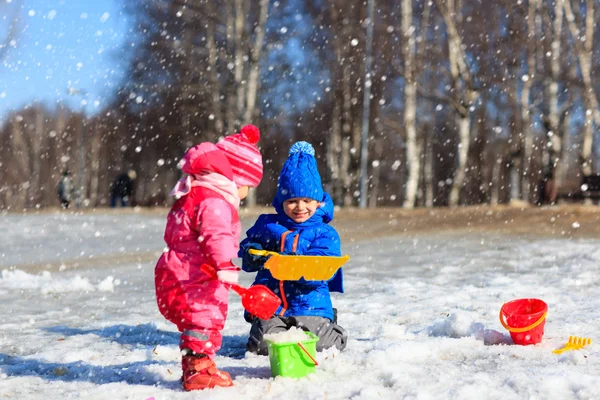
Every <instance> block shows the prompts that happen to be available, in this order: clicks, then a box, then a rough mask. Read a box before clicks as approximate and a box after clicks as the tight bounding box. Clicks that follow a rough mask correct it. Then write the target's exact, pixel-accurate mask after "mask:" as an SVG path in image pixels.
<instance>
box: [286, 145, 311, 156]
mask: <svg viewBox="0 0 600 400" xmlns="http://www.w3.org/2000/svg"><path fill="white" fill-rule="evenodd" d="M294 153H305V154H310V155H311V156H313V157H314V156H315V149H314V147H312V145H311V144H310V143H308V142H296V143H294V145H293V146H292V148H291V149H290V154H289V155H290V156H291V155H292V154H294Z"/></svg>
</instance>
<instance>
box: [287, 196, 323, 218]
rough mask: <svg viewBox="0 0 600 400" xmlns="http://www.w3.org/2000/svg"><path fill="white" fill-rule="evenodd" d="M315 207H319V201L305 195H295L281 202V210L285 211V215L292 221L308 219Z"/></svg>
mask: <svg viewBox="0 0 600 400" xmlns="http://www.w3.org/2000/svg"><path fill="white" fill-rule="evenodd" d="M317 207H319V202H318V201H317V200H313V199H309V198H305V197H295V198H293V199H288V200H286V201H284V202H283V211H284V212H285V215H287V216H288V217H290V218H291V219H292V221H294V222H296V223H301V222H304V221H308V220H309V219H310V217H312V216H313V215H314V213H315V211H316V210H317Z"/></svg>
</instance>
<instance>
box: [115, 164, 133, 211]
mask: <svg viewBox="0 0 600 400" xmlns="http://www.w3.org/2000/svg"><path fill="white" fill-rule="evenodd" d="M136 178H137V174H136V173H135V171H134V170H132V169H130V170H129V171H127V172H123V173H122V174H120V175H119V176H117V177H116V178H115V180H114V182H113V183H112V186H111V189H110V206H111V207H113V208H114V207H116V206H117V203H121V207H127V206H128V205H129V202H130V201H131V198H132V195H133V181H135V179H136Z"/></svg>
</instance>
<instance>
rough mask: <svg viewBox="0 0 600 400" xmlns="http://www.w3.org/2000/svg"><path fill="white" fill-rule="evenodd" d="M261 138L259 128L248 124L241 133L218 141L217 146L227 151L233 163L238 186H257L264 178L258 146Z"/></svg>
mask: <svg viewBox="0 0 600 400" xmlns="http://www.w3.org/2000/svg"><path fill="white" fill-rule="evenodd" d="M259 139H260V131H259V130H258V128H257V127H256V126H254V125H246V126H244V127H243V128H242V129H241V130H240V133H236V134H233V135H229V136H227V137H225V138H223V139H222V140H220V141H219V142H218V143H217V147H218V148H219V149H221V151H223V153H225V156H226V157H227V160H229V164H231V169H232V170H233V181H234V182H235V184H236V185H237V187H242V186H252V187H257V186H258V184H259V183H260V180H261V179H262V176H263V164H262V156H261V154H260V151H259V150H258V148H257V147H256V143H258V140H259Z"/></svg>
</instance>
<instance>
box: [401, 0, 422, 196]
mask: <svg viewBox="0 0 600 400" xmlns="http://www.w3.org/2000/svg"><path fill="white" fill-rule="evenodd" d="M412 18H413V10H412V0H402V35H403V37H404V46H403V50H404V51H403V53H404V54H403V55H404V128H405V129H406V163H407V164H408V180H407V182H406V196H405V198H404V207H405V208H413V207H414V206H415V200H416V197H417V190H418V189H419V175H420V173H419V168H420V166H421V151H420V149H419V147H418V144H417V126H416V115H417V82H416V80H415V71H414V65H415V64H414V63H415V27H414V26H413V24H412ZM421 29H423V27H422V28H421Z"/></svg>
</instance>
